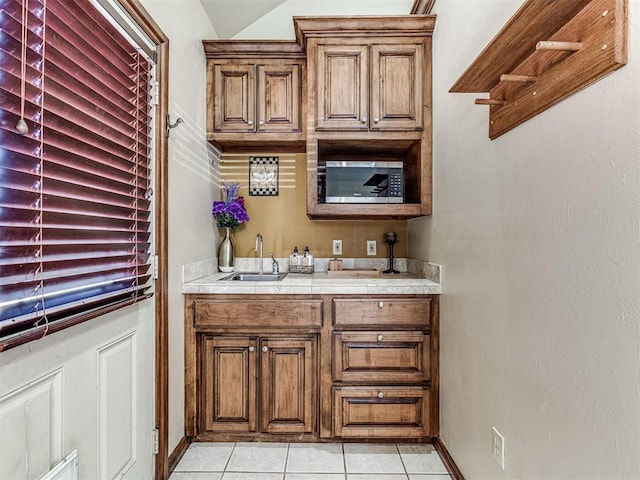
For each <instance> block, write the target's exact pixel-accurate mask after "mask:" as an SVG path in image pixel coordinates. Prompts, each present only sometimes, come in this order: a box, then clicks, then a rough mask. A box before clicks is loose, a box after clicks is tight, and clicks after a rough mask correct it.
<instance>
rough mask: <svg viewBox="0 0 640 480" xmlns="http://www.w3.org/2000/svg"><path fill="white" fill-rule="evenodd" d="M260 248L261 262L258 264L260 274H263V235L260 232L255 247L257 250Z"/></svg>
mask: <svg viewBox="0 0 640 480" xmlns="http://www.w3.org/2000/svg"><path fill="white" fill-rule="evenodd" d="M258 248H259V249H260V263H259V264H258V274H259V275H262V274H263V273H264V271H263V267H262V235H260V234H257V235H256V248H255V251H256V252H257V251H258Z"/></svg>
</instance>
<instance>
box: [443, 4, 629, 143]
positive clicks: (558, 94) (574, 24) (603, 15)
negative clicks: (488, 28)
mask: <svg viewBox="0 0 640 480" xmlns="http://www.w3.org/2000/svg"><path fill="white" fill-rule="evenodd" d="M627 1H628V0H556V1H549V0H528V1H527V2H525V3H524V4H523V5H522V7H520V9H519V10H518V11H517V12H516V13H515V15H514V16H513V17H512V18H511V20H509V22H508V23H507V24H506V25H505V26H504V27H503V28H502V30H500V32H499V33H498V34H497V35H496V36H495V38H494V39H493V40H492V41H491V42H490V43H489V45H487V47H486V48H485V49H484V50H483V51H482V53H481V54H480V55H479V56H478V58H476V60H475V61H474V62H473V64H471V66H469V68H468V69H467V70H466V71H465V72H464V73H463V74H462V76H461V77H460V78H459V79H458V81H457V82H456V83H455V84H454V85H453V87H451V90H450V92H459V93H470V92H476V93H478V92H488V93H489V98H482V99H478V100H476V104H479V105H489V108H490V113H489V120H490V121H489V137H490V138H491V139H494V138H496V137H498V136H500V135H502V134H503V133H505V132H507V131H509V130H511V129H512V128H514V127H516V126H518V125H520V124H521V123H523V122H525V121H526V120H529V119H530V118H532V117H534V116H535V115H537V114H538V113H541V112H543V111H544V110H546V109H547V108H549V107H551V106H552V105H554V104H556V103H558V102H559V101H561V100H563V99H564V98H566V97H567V96H569V95H571V94H573V93H575V92H577V91H578V90H580V89H582V88H584V87H586V86H588V85H590V84H592V83H594V82H596V81H597V80H599V79H600V78H602V77H603V76H605V75H607V74H608V73H611V72H612V71H614V70H617V69H618V68H620V67H622V66H623V65H625V64H626V63H627Z"/></svg>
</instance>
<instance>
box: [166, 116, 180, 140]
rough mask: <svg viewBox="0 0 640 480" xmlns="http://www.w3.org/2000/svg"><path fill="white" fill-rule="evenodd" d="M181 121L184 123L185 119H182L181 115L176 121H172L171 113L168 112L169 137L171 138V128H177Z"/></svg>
mask: <svg viewBox="0 0 640 480" xmlns="http://www.w3.org/2000/svg"><path fill="white" fill-rule="evenodd" d="M181 123H184V120H182V118H181V117H178V119H177V120H176V121H175V123H171V115H169V114H168V113H167V133H166V135H167V138H169V134H170V133H171V129H172V128H176V127H177V126H178V125H180V124H181Z"/></svg>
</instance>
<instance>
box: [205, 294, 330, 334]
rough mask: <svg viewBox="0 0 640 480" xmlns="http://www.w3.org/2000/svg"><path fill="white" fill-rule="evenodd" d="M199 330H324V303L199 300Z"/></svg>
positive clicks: (316, 301) (271, 300) (317, 301)
mask: <svg viewBox="0 0 640 480" xmlns="http://www.w3.org/2000/svg"><path fill="white" fill-rule="evenodd" d="M193 309H194V323H195V326H196V327H225V328H234V327H240V328H243V327H250V328H254V327H315V328H320V327H322V300H286V299H284V298H283V299H281V300H280V299H278V300H274V299H270V300H249V301H231V300H202V301H195V302H194V305H193Z"/></svg>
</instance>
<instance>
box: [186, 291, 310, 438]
mask: <svg viewBox="0 0 640 480" xmlns="http://www.w3.org/2000/svg"><path fill="white" fill-rule="evenodd" d="M322 326H323V300H322V299H321V298H319V297H313V296H310V295H306V296H287V297H283V296H280V295H235V296H234V295H188V296H187V298H186V314H185V357H186V358H185V384H186V385H185V388H186V396H185V399H186V400H185V415H186V418H187V428H186V430H187V435H188V436H190V437H194V438H198V439H200V440H214V439H233V438H236V439H242V438H262V437H263V436H264V437H269V436H270V435H274V434H277V435H279V436H286V435H290V436H291V437H290V438H298V437H297V436H299V435H310V436H312V437H313V438H316V437H317V436H318V404H319V400H318V398H319V388H320V387H319V376H318V373H319V366H318V362H319V359H318V357H319V337H320V331H321V328H322ZM294 436H295V437H294Z"/></svg>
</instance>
